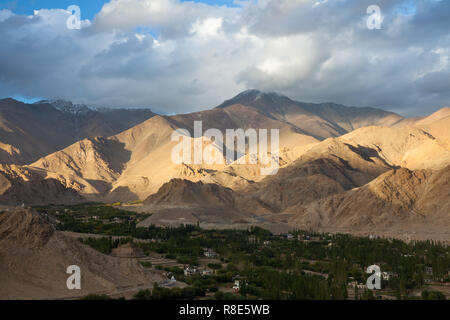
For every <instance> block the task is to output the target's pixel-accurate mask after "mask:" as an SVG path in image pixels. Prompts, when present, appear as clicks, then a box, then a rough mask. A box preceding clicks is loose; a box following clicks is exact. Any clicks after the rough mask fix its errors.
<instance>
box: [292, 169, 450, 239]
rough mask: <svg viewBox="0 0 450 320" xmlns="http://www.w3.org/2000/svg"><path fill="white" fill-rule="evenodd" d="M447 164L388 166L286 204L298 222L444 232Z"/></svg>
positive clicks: (419, 234)
mask: <svg viewBox="0 0 450 320" xmlns="http://www.w3.org/2000/svg"><path fill="white" fill-rule="evenodd" d="M449 199H450V166H448V167H446V168H444V169H441V170H414V171H411V170H408V169H406V168H401V169H396V170H391V171H388V172H386V173H385V174H383V175H381V176H379V177H378V178H376V179H375V180H373V181H371V182H370V183H368V184H366V185H364V186H362V187H360V188H355V189H352V190H348V191H345V192H342V193H338V194H335V195H331V196H329V197H326V198H324V199H321V200H318V201H315V202H312V203H309V204H307V205H304V206H298V207H296V208H291V210H292V213H294V216H293V217H292V218H291V219H290V221H289V222H290V224H292V225H295V226H297V227H299V228H307V229H309V228H313V229H316V230H323V231H330V230H333V231H338V232H339V231H341V232H351V233H366V234H368V233H373V234H385V235H388V236H404V237H405V238H408V237H409V238H411V237H412V238H422V239H430V238H431V239H441V240H448V239H449V238H450V230H449V228H448V226H449V225H450V215H449V213H450V201H449Z"/></svg>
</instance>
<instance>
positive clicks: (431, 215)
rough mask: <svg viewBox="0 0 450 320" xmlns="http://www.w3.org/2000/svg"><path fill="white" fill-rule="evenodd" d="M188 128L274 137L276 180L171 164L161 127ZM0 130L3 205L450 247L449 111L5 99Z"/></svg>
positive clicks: (277, 101) (267, 97)
mask: <svg viewBox="0 0 450 320" xmlns="http://www.w3.org/2000/svg"><path fill="white" fill-rule="evenodd" d="M44 115H45V116H44ZM200 120H201V121H202V125H203V130H206V129H210V128H217V129H219V130H221V131H223V132H225V130H226V129H237V128H242V129H244V130H246V129H249V128H255V129H280V160H279V163H280V169H279V171H278V173H277V174H276V175H273V176H264V175H261V173H260V168H261V166H260V165H259V164H257V165H254V164H239V163H238V162H237V161H235V162H233V163H229V164H227V163H225V162H224V163H223V164H210V165H208V164H196V165H194V164H189V163H181V164H176V163H174V162H172V161H171V154H172V150H173V148H174V146H175V145H176V144H177V143H178V142H177V141H172V140H171V135H172V133H173V131H174V130H175V129H180V128H181V129H187V130H188V131H189V132H190V133H191V134H192V133H193V130H194V129H193V128H194V121H200ZM0 123H1V127H0V143H1V145H2V150H3V153H4V157H1V158H0V159H2V160H0V203H2V204H3V205H10V206H14V205H20V204H22V203H24V204H26V205H36V204H39V205H41V204H50V203H53V204H58V203H59V204H71V203H80V202H86V201H95V202H106V203H113V202H130V201H134V202H136V201H141V203H140V204H138V205H134V206H127V207H126V208H128V209H130V210H136V211H140V212H143V211H147V212H151V213H153V214H154V215H153V216H152V217H150V218H149V221H147V222H146V223H144V225H146V224H149V223H160V224H172V223H175V224H177V223H180V222H182V221H189V222H205V223H206V222H208V223H209V224H210V225H211V226H214V225H215V224H217V225H220V224H223V225H226V226H230V225H233V224H238V223H240V222H244V224H247V223H250V224H252V223H255V221H256V222H261V221H263V222H266V223H270V224H276V223H279V224H280V225H283V226H286V225H288V226H289V227H292V228H306V229H317V230H336V231H337V230H341V231H345V232H350V233H361V232H364V233H370V232H373V233H377V232H378V233H388V234H390V235H392V236H403V235H404V234H408V236H412V237H418V238H427V237H430V238H438V239H447V240H448V239H450V231H449V228H448V226H449V223H448V222H449V217H450V210H449V209H450V207H449V205H450V194H449V191H448V190H449V188H448V185H449V179H448V178H449V176H448V172H449V165H450V131H449V128H450V108H442V109H440V110H439V111H437V112H435V113H433V114H431V115H429V116H427V117H421V118H404V117H402V116H400V115H397V114H395V113H392V112H388V111H384V110H380V109H375V108H356V107H346V106H342V105H337V104H332V103H324V104H313V103H301V102H297V101H293V100H291V99H289V98H287V97H285V96H281V95H278V94H275V93H264V92H260V91H257V90H249V91H245V92H243V93H241V94H239V95H237V96H236V97H234V98H232V99H230V100H227V101H225V102H224V103H223V104H221V105H220V106H218V107H216V108H213V109H210V110H205V111H201V112H195V113H190V114H180V115H174V116H161V115H154V114H153V113H152V112H151V111H150V110H132V109H130V110H127V109H121V110H113V109H111V110H110V109H105V110H92V109H89V108H88V107H86V106H75V105H72V104H70V103H67V102H65V103H63V102H61V101H59V102H55V101H53V102H46V101H43V102H40V103H37V104H34V105H27V104H23V103H19V102H17V101H14V100H12V99H5V100H2V101H0ZM30 123H31V124H33V125H29V124H30ZM36 139H37V140H38V141H35V140H36ZM55 139H56V140H55ZM190 139H191V142H195V140H196V139H202V141H201V142H200V143H202V144H203V145H205V146H207V145H209V144H212V143H213V142H211V141H209V142H208V140H206V139H203V138H194V137H193V138H190ZM213 148H216V145H215V144H214V143H213ZM216 149H217V150H219V149H218V148H216ZM223 156H224V155H223ZM243 156H244V157H246V156H248V155H245V154H244V155H243ZM191 209H192V210H191ZM191 211H192V212H191ZM187 216H188V217H187ZM186 219H187V220H186Z"/></svg>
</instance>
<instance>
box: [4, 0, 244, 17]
mask: <svg viewBox="0 0 450 320" xmlns="http://www.w3.org/2000/svg"><path fill="white" fill-rule="evenodd" d="M186 1H187V0H182V2H186ZM189 1H191V0H189ZM107 2H109V0H2V1H0V9H9V10H11V11H13V12H14V13H16V14H33V10H38V9H54V8H61V9H66V8H67V7H68V6H70V5H72V4H75V5H78V6H79V7H80V8H81V9H82V12H81V14H82V19H89V20H92V18H93V17H94V16H95V14H97V13H98V12H99V11H100V9H101V8H102V6H103V5H104V4H105V3H107ZM192 2H203V3H207V4H210V5H218V6H221V5H227V6H229V7H235V6H236V5H235V4H234V3H233V0H193V1H192Z"/></svg>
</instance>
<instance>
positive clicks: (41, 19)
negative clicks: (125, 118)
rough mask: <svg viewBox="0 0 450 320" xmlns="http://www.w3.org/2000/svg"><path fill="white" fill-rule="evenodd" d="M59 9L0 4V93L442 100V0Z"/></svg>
mask: <svg viewBox="0 0 450 320" xmlns="http://www.w3.org/2000/svg"><path fill="white" fill-rule="evenodd" d="M372 4H377V5H379V6H380V8H381V10H382V14H383V18H384V20H383V23H382V28H381V29H380V30H369V29H368V28H367V26H366V20H367V18H368V14H367V13H366V9H367V7H368V6H369V5H372ZM68 16H69V13H68V12H66V11H64V10H50V11H48V10H41V11H39V12H37V13H36V14H35V15H33V16H20V15H14V14H13V13H11V12H9V11H6V10H4V11H0V39H1V41H2V44H1V49H2V50H0V95H1V96H11V95H17V94H20V95H24V96H40V97H47V98H64V99H69V100H74V101H76V102H84V103H89V104H93V105H108V106H152V107H156V108H159V109H163V110H165V111H166V112H188V111H192V110H195V109H200V108H206V107H211V106H214V105H217V104H219V103H220V102H221V101H222V100H224V99H226V98H229V97H230V96H232V95H234V94H236V93H237V92H239V91H241V90H244V89H247V88H259V89H262V90H268V91H279V92H280V93H284V94H286V95H289V96H291V97H292V98H295V99H298V100H303V101H314V102H321V101H334V102H337V103H343V104H348V105H360V106H367V105H370V106H379V107H384V108H387V109H393V110H396V111H398V112H403V113H407V114H408V113H409V114H411V113H414V112H416V111H417V110H419V111H420V112H421V113H425V112H431V111H432V110H433V109H435V108H438V107H442V106H444V105H450V101H449V98H450V97H449V89H450V88H449V81H448V79H449V75H450V34H449V30H450V19H448V17H449V16H450V1H436V0H417V1H388V0H377V1H373V0H370V1H368V0H367V1H366V0H358V1H356V0H335V1H332V0H329V1H323V0H322V1H312V0H272V1H269V0H260V1H259V2H257V3H255V2H253V1H252V2H244V3H243V5H242V7H241V8H227V7H213V6H209V5H206V4H199V3H190V2H185V3H181V2H179V1H178V0H152V1H150V0H142V1H138V0H118V1H114V2H111V3H108V4H107V5H105V6H104V7H103V9H102V11H101V12H100V13H99V14H98V15H97V16H96V17H95V18H94V20H93V21H92V22H90V21H83V27H82V29H81V30H69V29H67V27H66V20H67V18H68ZM424 110H426V111H424Z"/></svg>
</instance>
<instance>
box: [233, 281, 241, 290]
mask: <svg viewBox="0 0 450 320" xmlns="http://www.w3.org/2000/svg"><path fill="white" fill-rule="evenodd" d="M240 288H241V287H240V282H239V280H235V281H234V286H233V291H234V292H236V293H237V292H239V290H240Z"/></svg>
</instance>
